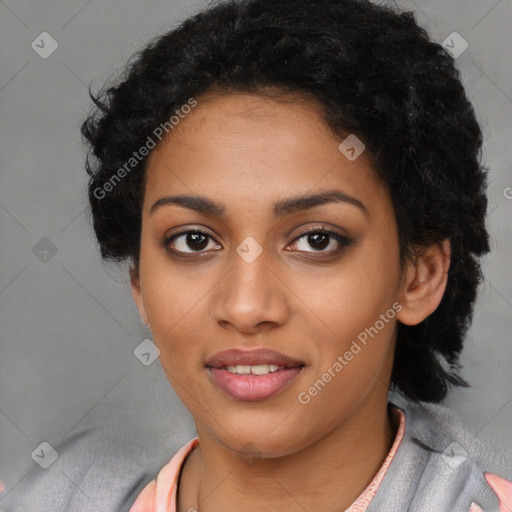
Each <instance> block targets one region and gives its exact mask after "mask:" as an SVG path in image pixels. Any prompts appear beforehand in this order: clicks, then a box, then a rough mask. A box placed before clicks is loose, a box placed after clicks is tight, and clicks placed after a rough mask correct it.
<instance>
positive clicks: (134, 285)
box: [129, 266, 148, 327]
mask: <svg viewBox="0 0 512 512" xmlns="http://www.w3.org/2000/svg"><path fill="white" fill-rule="evenodd" d="M129 272H130V285H131V289H132V295H133V299H134V300H135V304H136V306H137V309H138V310H139V315H140V318H141V320H142V323H143V324H144V325H145V326H146V327H148V316H147V314H146V308H145V307H144V300H143V298H142V288H141V285H140V276H139V269H138V267H137V266H131V267H130V271H129Z"/></svg>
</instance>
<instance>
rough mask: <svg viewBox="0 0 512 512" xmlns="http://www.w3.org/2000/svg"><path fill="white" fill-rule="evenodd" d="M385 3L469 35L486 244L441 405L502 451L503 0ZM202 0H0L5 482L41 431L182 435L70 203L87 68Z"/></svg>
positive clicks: (465, 64) (464, 66) (181, 418)
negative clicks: (472, 307) (463, 338)
mask: <svg viewBox="0 0 512 512" xmlns="http://www.w3.org/2000/svg"><path fill="white" fill-rule="evenodd" d="M398 5H399V6H401V7H404V8H407V9H412V10H414V11H417V19H418V21H419V22H420V24H421V25H422V26H424V27H425V28H426V29H427V30H428V31H429V32H430V34H431V35H432V37H433V39H434V40H436V41H438V42H440V43H441V42H442V41H444V40H445V38H446V37H447V36H448V35H449V34H451V33H452V32H453V31H457V32H458V33H459V34H461V35H462V37H463V38H464V39H465V40H466V41H467V42H468V44H469V47H468V49H467V50H466V51H465V52H464V53H463V54H462V55H461V56H459V57H458V58H457V61H456V62H457V66H458V68H459V69H460V70H461V72H462V76H463V80H464V83H465V85H466V88H467V91H468V95H469V96H470V98H471V100H472V101H473V103H474V105H475V109H476V111H477V114H478V117H479V120H480V122H481V123H482V125H483V129H484V135H485V161H486V163H487V165H488V166H489V167H490V168H491V173H490V186H489V200H490V208H489V217H488V226H489V229H490V231H491V235H492V248H493V252H492V254H491V255H490V256H488V257H487V258H486V259H485V283H484V284H483V285H482V287H481V289H480V296H479V302H478V304H477V309H476V314H475V319H474V324H473V327H472V329H471V331H470V333H469V336H468V339H467V342H466V348H465V351H464V353H463V358H462V362H463V364H464V365H465V370H464V372H463V375H464V376H465V378H466V379H467V380H469V381H470V382H471V383H472V385H473V387H472V388H470V389H467V390H460V389H459V390H456V391H454V392H453V394H452V395H451V396H450V397H449V399H448V400H447V401H446V404H447V405H449V406H451V407H452V408H453V409H455V410H456V411H457V412H458V413H459V414H460V415H461V416H462V417H463V418H464V419H465V420H466V421H467V422H468V423H470V424H472V425H473V426H474V428H475V429H476V430H477V431H478V432H479V435H480V437H481V438H482V439H484V440H485V441H487V442H491V443H492V444H496V443H501V444H504V445H507V447H508V448H509V449H512V428H511V425H512V371H511V360H512V357H511V356H512V343H511V336H510V332H511V330H512V309H511V308H512V278H511V273H510V260H511V258H510V257H511V254H512V223H511V221H510V219H511V212H512V189H508V187H512V172H511V165H512V164H511V161H512V149H511V143H510V134H511V129H512V60H511V58H510V55H512V2H511V1H510V0H500V1H497V0H450V1H449V2H446V1H444V0H425V1H421V0H415V1H414V2H412V1H409V0H404V1H399V2H398ZM204 6H206V2H205V1H199V0H195V1H192V0H182V1H171V0H166V1H164V0H144V1H142V0H139V1H135V0H103V1H99V0H89V1H87V0H45V1H44V2H42V1H37V0H4V1H1V0H0V176H1V185H0V229H1V244H0V335H1V339H0V480H1V481H2V482H3V483H4V485H5V487H6V489H9V488H11V487H12V486H14V485H15V484H16V483H17V482H19V481H20V479H21V478H22V477H23V475H25V474H26V472H27V471H28V470H29V469H30V468H31V467H32V466H34V464H35V463H34V461H33V460H32V458H31V453H32V452H33V450H34V449H35V448H36V447H37V446H38V445H39V444H40V443H41V442H43V441H48V440H53V441H58V440H59V439H61V438H62V437H63V436H65V435H67V434H68V433H70V432H71V431H75V430H77V429H81V428H83V427H85V426H88V425H96V424H119V425H120V426H121V427H124V426H125V425H126V424H127V423H126V422H133V423H137V424H141V425H144V426H150V428H151V429H152V430H153V431H154V432H155V435H161V436H165V438H166V439H170V438H172V439H173V440H174V441H175V442H176V444H177V445H179V444H182V443H185V442H186V441H187V440H189V439H190V438H191V437H193V436H194V435H195V431H194V425H193V422H192V419H191V418H190V416H189V415H188V412H187V411H186V410H185V409H184V407H183V406H182V405H181V404H180V402H179V401H178V399H177V398H176V396H175V394H174V392H173V391H172V388H171V387H170V385H169V384H168V382H167V380H166V378H165V375H164V373H163V372H162V370H161V368H160V365H159V362H158V360H156V361H155V362H154V363H153V364H152V365H151V366H147V367H146V366H144V365H143V364H142V363H141V362H140V361H139V360H138V359H136V357H135V356H134V354H133V351H134V349H135V348H136V347H137V346H138V345H139V344H140V343H141V341H142V340H144V339H145V338H147V337H148V332H147V331H146V330H145V329H144V327H143V326H142V324H141V323H140V320H139V317H138V314H137V311H136V308H135V306H134V304H133V302H132V298H131V294H130V290H129V285H128V280H127V274H126V272H125V270H123V269H119V268H117V267H115V266H112V265H105V264H103V263H102V262H101V260H100V257H99V252H98V250H97V248H96V245H95V242H94V239H93V236H92V230H91V228H90V226H89V224H88V219H87V216H86V214H85V208H86V204H87V203H86V195H85V183H86V174H85V171H84V170H83V161H84V156H85V149H84V148H83V147H82V146H81V142H80V136H79V126H80V123H81V121H82V120H83V118H84V116H85V114H86V112H87V110H88V108H89V105H90V101H89V98H88V91H87V85H88V84H89V83H90V82H92V84H93V88H94V89H95V90H97V88H98V86H99V85H101V84H102V83H103V80H104V79H105V78H107V77H108V76H109V75H110V74H111V73H112V72H115V71H117V70H119V68H120V67H121V66H122V65H123V63H125V62H126V60H127V59H128V57H130V55H132V53H133V52H134V51H136V50H138V49H139V48H140V47H141V46H142V45H144V44H145V43H146V42H147V41H148V39H149V38H151V37H152V36H154V35H157V34H159V33H161V32H163V31H165V30H168V29H169V28H171V27H172V26H174V25H175V24H176V23H177V22H178V21H181V20H183V19H184V18H185V17H186V16H187V15H189V14H190V13H192V12H195V11H196V10H197V9H198V8H199V7H204ZM44 31H47V32H49V33H50V34H51V35H52V37H53V38H55V40H56V41H57V42H58V45H59V46H58V49H57V50H56V51H55V52H54V53H53V54H52V55H51V56H50V57H49V58H47V59H43V58H41V57H40V56H39V55H38V54H37V53H36V52H35V51H34V50H33V49H32V48H31V43H32V41H34V40H36V38H37V40H38V41H39V40H40V39H39V38H38V36H39V35H40V34H41V33H42V32H44ZM46 48H48V46H46ZM507 190H508V191H509V192H510V193H509V194H507ZM507 195H508V197H509V199H507V197H506V196H507ZM43 237H46V238H48V239H49V240H50V241H51V244H49V242H48V241H47V240H43V241H42V242H40V240H41V239H42V238H43ZM38 242H39V245H36V244H38ZM41 244H42V245H41ZM34 246H36V249H33V248H34ZM53 246H54V247H55V249H56V251H57V252H56V253H55V254H53V253H52V252H51V248H52V247H53ZM45 249H46V250H49V252H48V253H47V254H46V255H45V254H44V253H43V252H41V251H43V250H45ZM55 249H54V250H55ZM34 253H35V254H34ZM45 259H46V260H47V261H45ZM171 455H172V454H169V457H170V456H171Z"/></svg>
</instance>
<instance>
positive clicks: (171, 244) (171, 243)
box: [164, 230, 220, 254]
mask: <svg viewBox="0 0 512 512" xmlns="http://www.w3.org/2000/svg"><path fill="white" fill-rule="evenodd" d="M210 244H213V246H210ZM164 246H165V247H167V248H168V249H169V250H171V251H173V252H177V253H188V254H193V253H196V252H202V251H204V250H206V249H208V248H210V249H212V248H215V247H220V246H219V245H218V244H215V243H214V241H213V239H212V238H211V237H210V235H208V234H207V233H204V232H203V231H192V230H189V231H182V232H181V233H177V234H175V235H172V236H171V237H169V238H167V239H165V240H164ZM209 246H210V247H209Z"/></svg>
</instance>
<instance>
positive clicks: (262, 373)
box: [206, 349, 304, 402]
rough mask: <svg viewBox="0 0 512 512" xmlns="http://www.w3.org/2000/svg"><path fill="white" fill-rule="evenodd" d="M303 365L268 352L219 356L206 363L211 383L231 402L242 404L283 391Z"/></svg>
mask: <svg viewBox="0 0 512 512" xmlns="http://www.w3.org/2000/svg"><path fill="white" fill-rule="evenodd" d="M303 367H304V363H302V362H301V361H297V360H295V359H292V358H290V357H288V356H285V355H284V354H280V353H279V352H275V351H273V350H268V349H258V350H251V351H247V350H238V349H230V350H225V351H224V352H219V353H218V354H215V355H214V356H213V357H212V358H210V359H209V360H208V361H207V363H206V368H207V371H208V375H209V377H210V378H211V380H212V382H213V383H214V384H215V385H216V386H217V387H218V388H219V389H221V390H222V391H224V392H225V393H227V394H228V395H229V396H230V397H231V398H234V399H235V400H239V401H245V402H248V401H249V402H255V401H260V400H265V399H267V398H270V397H271V396H274V395H276V394H277V393H279V392H280V391H282V390H283V389H284V388H286V387H287V386H288V385H289V384H290V383H291V382H292V381H293V380H295V379H296V378H297V377H298V376H299V375H300V373H301V371H302V369H303Z"/></svg>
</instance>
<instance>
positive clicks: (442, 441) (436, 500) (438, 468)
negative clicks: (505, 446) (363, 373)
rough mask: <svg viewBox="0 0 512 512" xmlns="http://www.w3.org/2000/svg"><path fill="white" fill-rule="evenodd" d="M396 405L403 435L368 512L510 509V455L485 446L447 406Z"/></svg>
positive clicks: (399, 402)
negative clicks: (402, 418) (401, 416)
mask: <svg viewBox="0 0 512 512" xmlns="http://www.w3.org/2000/svg"><path fill="white" fill-rule="evenodd" d="M392 402H393V403H395V404H396V405H397V406H398V407H400V408H401V409H402V410H403V411H404V412H405V418H406V420H405V434H404V437H403V440H402V443H401V444H400V446H399V448H398V450H397V452H396V454H395V457H394V458H393V461H392V463H391V465H390V467H389V469H388V472H387V474H386V477H385V479H384V480H383V482H382V485H381V487H380V488H379V491H378V492H377V494H376V496H375V500H374V501H375V504H374V503H373V502H372V505H373V507H372V508H368V512H373V511H374V510H379V506H380V507H381V508H384V509H386V507H388V508H389V509H392V510H409V509H410V510H418V511H430V510H432V511H433V510H435V511H436V512H445V511H446V512H448V511H449V512H459V511H460V512H468V511H470V510H475V511H476V510H479V509H478V508H476V507H474V508H473V509H470V507H471V506H472V504H473V503H475V504H476V505H478V506H480V507H481V509H482V510H485V511H486V512H487V511H496V512H498V510H499V507H500V504H501V503H503V504H505V503H506V504H507V506H512V503H510V504H509V503H507V501H510V500H511V499H512V497H510V496H507V495H506V493H510V487H507V485H508V484H507V482H508V483H510V481H511V480H512V456H511V454H510V453H506V452H505V451H503V450H502V448H501V447H499V446H489V445H487V444H485V443H483V442H482V441H481V440H480V439H479V438H478V435H477V433H476V432H475V431H473V430H472V429H471V427H470V426H469V425H467V424H465V423H464V422H463V421H462V419H461V418H460V417H459V416H458V415H457V413H455V412H454V411H453V410H451V409H450V408H448V407H446V406H444V405H440V404H426V403H413V402H408V401H405V400H404V401H401V400H392ZM510 485H512V484H510ZM374 507H377V508H374ZM505 510H506V509H505Z"/></svg>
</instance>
